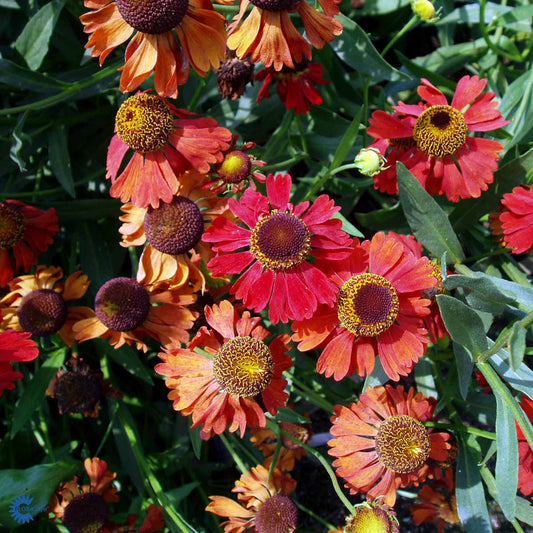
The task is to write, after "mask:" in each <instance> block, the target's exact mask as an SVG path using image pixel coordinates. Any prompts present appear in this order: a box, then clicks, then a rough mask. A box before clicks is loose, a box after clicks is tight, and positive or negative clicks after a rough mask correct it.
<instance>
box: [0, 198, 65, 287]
mask: <svg viewBox="0 0 533 533" xmlns="http://www.w3.org/2000/svg"><path fill="white" fill-rule="evenodd" d="M57 223H58V218H57V215H56V211H55V209H54V208H53V207H52V208H50V209H48V210H47V211H43V210H42V209H37V208H36V207H32V206H31V205H28V204H25V203H24V202H19V201H18V200H5V201H4V202H0V287H5V286H6V285H7V283H8V282H9V281H11V280H12V279H13V276H14V275H15V274H17V273H18V272H20V271H21V270H22V269H24V272H27V271H28V270H29V269H30V268H31V267H32V266H33V265H35V264H36V263H37V257H38V256H39V254H41V253H42V252H45V251H46V250H47V249H48V245H49V244H51V243H52V241H53V239H52V237H53V236H54V235H55V234H56V233H57V232H58V231H59V226H58V225H57Z"/></svg>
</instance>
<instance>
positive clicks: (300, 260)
mask: <svg viewBox="0 0 533 533" xmlns="http://www.w3.org/2000/svg"><path fill="white" fill-rule="evenodd" d="M291 184H292V180H291V177H290V176H289V175H288V174H285V175H281V174H280V175H278V176H276V177H274V176H273V175H269V176H268V178H267V182H266V185H267V197H265V196H263V195H262V194H260V193H259V192H257V191H256V190H255V189H254V188H252V187H249V188H248V189H246V191H245V192H244V195H243V196H242V198H241V199H240V201H239V202H237V200H234V199H233V198H230V199H229V202H228V205H229V208H230V209H231V211H232V212H233V213H234V214H235V215H236V216H237V217H238V220H237V222H239V221H242V222H243V223H244V225H245V226H242V225H239V224H236V223H234V222H232V221H230V220H228V219H227V218H223V217H218V218H216V219H215V220H214V221H213V223H212V224H211V226H210V227H209V228H207V231H206V233H205V234H204V237H203V239H204V240H205V241H207V242H211V243H213V250H214V251H215V252H216V254H217V255H216V257H214V258H213V259H211V261H209V263H208V268H210V269H211V270H212V272H213V275H214V276H215V277H221V276H226V275H229V274H237V273H239V272H242V271H244V274H242V275H241V277H240V278H239V279H238V280H237V281H236V282H235V284H234V285H233V287H232V288H231V293H232V294H235V295H236V296H237V298H240V299H242V300H243V302H244V305H245V306H246V307H248V308H250V309H254V310H255V311H261V310H262V309H264V308H265V307H266V306H267V304H268V305H269V308H268V314H269V318H270V320H271V321H272V322H273V323H277V322H279V321H280V320H281V321H282V322H287V321H288V320H289V319H301V318H304V317H309V316H311V314H312V313H313V312H314V311H315V309H316V307H317V305H318V304H326V305H331V304H332V303H333V302H334V300H335V292H336V287H335V285H334V284H333V283H332V282H331V281H329V280H328V279H327V278H326V276H325V275H324V274H323V273H322V271H321V270H319V269H318V268H316V267H315V266H314V265H313V264H312V263H311V261H310V259H311V258H315V259H316V258H323V259H324V260H325V262H327V261H329V260H333V259H336V258H341V259H342V258H345V257H347V256H348V255H349V253H350V248H349V244H350V242H351V241H350V238H349V237H348V235H347V234H346V233H344V232H343V231H342V230H341V226H342V223H341V221H340V220H337V219H334V218H333V215H334V214H335V213H336V212H337V211H338V210H339V209H340V208H339V207H335V206H334V204H333V200H330V199H329V198H328V197H327V196H326V195H321V196H319V197H318V198H317V199H316V200H315V201H314V202H313V204H311V205H309V202H302V203H301V204H298V205H293V204H291V203H290V202H289V194H290V190H291ZM241 248H244V250H243V251H240V252H237V250H239V249H241Z"/></svg>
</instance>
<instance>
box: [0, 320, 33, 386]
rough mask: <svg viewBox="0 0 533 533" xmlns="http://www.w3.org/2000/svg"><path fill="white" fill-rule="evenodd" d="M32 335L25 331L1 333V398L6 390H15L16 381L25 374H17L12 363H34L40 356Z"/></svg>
mask: <svg viewBox="0 0 533 533" xmlns="http://www.w3.org/2000/svg"><path fill="white" fill-rule="evenodd" d="M30 337H31V333H26V332H24V331H13V330H11V329H10V330H7V331H1V332H0V396H2V394H3V392H4V390H12V389H14V388H15V383H14V382H15V381H17V380H18V379H22V378H23V377H24V374H22V373H21V372H15V371H14V370H13V367H12V366H11V363H15V362H16V363H19V362H20V363H22V362H24V363H25V362H28V361H33V360H34V359H37V357H38V356H39V350H38V348H37V346H36V345H35V341H33V340H32V339H31V338H30Z"/></svg>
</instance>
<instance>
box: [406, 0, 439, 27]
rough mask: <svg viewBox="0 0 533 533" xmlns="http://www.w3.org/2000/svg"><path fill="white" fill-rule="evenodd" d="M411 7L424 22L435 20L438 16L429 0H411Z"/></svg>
mask: <svg viewBox="0 0 533 533" xmlns="http://www.w3.org/2000/svg"><path fill="white" fill-rule="evenodd" d="M411 9H412V10H413V13H414V14H415V15H417V16H419V17H420V18H421V19H422V20H423V21H424V22H435V21H436V20H437V18H438V17H436V11H435V6H434V5H433V4H432V3H431V2H430V1H429V0H411Z"/></svg>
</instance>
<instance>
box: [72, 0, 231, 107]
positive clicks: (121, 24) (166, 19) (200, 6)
mask: <svg viewBox="0 0 533 533" xmlns="http://www.w3.org/2000/svg"><path fill="white" fill-rule="evenodd" d="M84 3H85V7H87V8H89V9H91V11H89V12H88V13H85V14H84V15H82V16H81V17H80V20H81V22H82V24H83V25H84V31H85V33H89V34H90V37H89V40H88V42H87V44H86V45H85V48H92V50H91V56H92V57H98V58H99V59H100V65H102V63H103V62H104V60H105V58H106V57H107V56H108V55H109V54H110V53H111V52H112V51H113V50H114V49H115V48H116V47H117V46H120V45H121V44H122V43H124V42H126V41H127V40H128V39H129V38H130V37H131V36H132V35H133V34H134V33H135V35H134V36H133V39H132V40H131V41H130V43H129V44H128V47H127V48H126V57H125V63H124V66H123V67H122V68H121V69H120V70H122V75H121V78H120V90H121V91H122V92H132V91H134V90H135V89H136V88H137V87H139V85H140V84H141V83H142V82H143V81H144V80H146V78H148V76H149V75H150V74H151V73H152V72H155V77H154V85H155V90H156V91H157V93H158V94H159V95H161V96H168V97H170V98H177V96H178V85H183V84H184V83H185V82H186V81H187V77H188V74H189V64H190V65H191V66H192V67H193V68H194V70H195V71H196V72H197V73H198V74H200V76H205V74H206V73H207V71H208V70H210V69H211V68H216V67H218V66H219V64H220V62H221V61H223V60H224V57H225V53H226V32H225V29H224V27H225V19H224V17H223V16H222V15H220V14H219V13H217V12H216V11H215V10H214V9H213V5H212V4H211V2H210V1H209V0H169V1H168V2H164V3H159V4H157V5H154V4H153V3H151V2H146V3H139V2H135V0H113V1H110V0H85V2H84ZM174 32H176V34H177V36H178V39H179V44H178V39H176V35H175V33H174ZM180 45H181V46H180Z"/></svg>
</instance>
